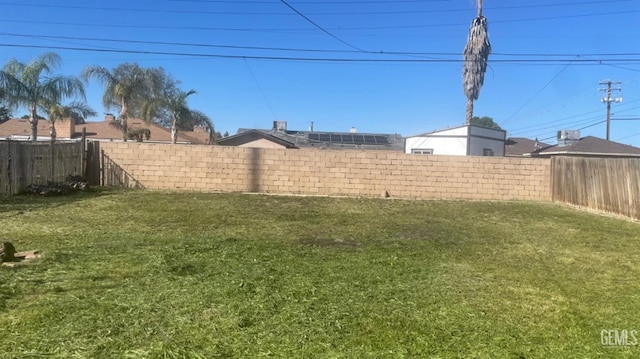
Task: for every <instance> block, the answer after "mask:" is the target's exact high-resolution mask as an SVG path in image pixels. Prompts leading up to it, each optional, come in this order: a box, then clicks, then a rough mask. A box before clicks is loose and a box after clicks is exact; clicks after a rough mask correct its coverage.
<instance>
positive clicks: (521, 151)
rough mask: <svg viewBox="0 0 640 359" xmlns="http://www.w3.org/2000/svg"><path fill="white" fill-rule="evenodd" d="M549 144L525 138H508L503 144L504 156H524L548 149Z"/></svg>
mask: <svg viewBox="0 0 640 359" xmlns="http://www.w3.org/2000/svg"><path fill="white" fill-rule="evenodd" d="M550 146H551V145H550V144H547V143H544V142H539V141H537V140H530V139H528V138H525V137H509V138H507V141H506V142H505V147H504V149H505V153H504V155H505V156H525V155H527V156H528V155H530V154H531V152H534V151H536V150H538V151H539V150H543V149H546V148H548V147H550Z"/></svg>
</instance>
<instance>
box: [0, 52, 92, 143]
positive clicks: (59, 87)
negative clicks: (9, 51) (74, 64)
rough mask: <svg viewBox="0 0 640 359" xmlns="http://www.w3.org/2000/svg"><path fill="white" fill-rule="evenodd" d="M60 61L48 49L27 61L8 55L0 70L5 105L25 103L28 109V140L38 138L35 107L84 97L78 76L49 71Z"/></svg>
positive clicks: (41, 108)
mask: <svg viewBox="0 0 640 359" xmlns="http://www.w3.org/2000/svg"><path fill="white" fill-rule="evenodd" d="M60 63H61V59H60V57H59V56H58V55H57V54H55V53H53V52H49V53H45V54H43V55H40V56H39V57H37V58H36V59H34V60H33V61H31V62H30V63H29V64H24V63H22V62H19V61H17V60H15V59H11V60H9V61H8V62H7V63H6V64H5V66H4V68H3V70H2V71H0V88H2V90H3V92H4V94H5V96H6V99H7V102H8V104H9V108H14V107H19V106H25V107H27V109H28V111H29V124H30V125H31V140H32V141H34V142H35V141H37V139H38V120H39V118H40V117H39V116H38V110H44V109H45V108H46V107H48V106H51V104H58V103H60V102H61V101H62V100H63V99H65V98H71V97H81V98H83V99H84V96H85V94H84V85H83V83H82V81H80V80H79V79H78V78H76V77H73V76H62V75H53V74H52V71H53V69H55V68H56V67H57V66H59V64H60Z"/></svg>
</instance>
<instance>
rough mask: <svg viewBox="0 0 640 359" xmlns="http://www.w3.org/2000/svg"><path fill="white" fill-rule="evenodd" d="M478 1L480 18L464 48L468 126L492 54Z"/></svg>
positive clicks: (470, 30)
mask: <svg viewBox="0 0 640 359" xmlns="http://www.w3.org/2000/svg"><path fill="white" fill-rule="evenodd" d="M477 1H478V16H477V17H476V18H475V19H473V21H472V22H471V27H470V28H469V37H468V39H467V45H466V46H465V47H464V52H463V56H464V66H463V69H462V78H463V81H462V83H463V88H464V95H465V96H466V97H467V111H466V112H467V116H466V117H467V124H470V123H471V118H472V117H473V101H475V100H477V99H478V97H479V96H480V88H482V85H483V84H484V74H485V72H486V71H487V61H488V59H489V54H490V53H491V44H490V43H489V32H488V25H487V18H485V17H484V16H482V0H477Z"/></svg>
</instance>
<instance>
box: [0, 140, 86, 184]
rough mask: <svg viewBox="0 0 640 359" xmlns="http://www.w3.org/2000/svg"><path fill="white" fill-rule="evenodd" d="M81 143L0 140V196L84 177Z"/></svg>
mask: <svg viewBox="0 0 640 359" xmlns="http://www.w3.org/2000/svg"><path fill="white" fill-rule="evenodd" d="M82 146H83V142H66V143H64V142H56V143H55V144H51V143H50V142H36V143H32V142H27V141H0V195H4V196H6V195H13V194H16V193H19V192H21V191H23V190H25V189H26V188H27V186H29V185H30V184H44V183H47V182H48V181H52V182H61V181H64V180H65V179H66V178H67V176H82V175H84V161H85V159H84V149H83V148H82Z"/></svg>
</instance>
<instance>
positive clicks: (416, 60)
mask: <svg viewBox="0 0 640 359" xmlns="http://www.w3.org/2000/svg"><path fill="white" fill-rule="evenodd" d="M0 47H16V48H32V49H53V50H70V51H85V52H106V53H125V54H144V55H171V56H188V57H196V58H197V57H200V58H227V59H244V58H247V59H257V60H285V61H308V62H346V63H355V62H368V63H463V62H464V61H465V60H464V59H424V58H408V59H407V58H404V59H396V58H392V59H363V58H358V59H357V58H318V57H315V58H314V57H292V56H250V55H228V54H204V53H187V52H170V51H145V50H124V49H101V48H86V47H85V48H83V47H70V46H51V45H23V44H3V43H0ZM364 53H366V54H377V53H375V52H364ZM571 61H581V62H583V63H592V64H599V63H602V62H610V61H625V62H631V63H640V58H634V59H594V60H571V59H509V60H493V61H492V62H493V63H513V64H531V63H549V64H558V63H565V62H571Z"/></svg>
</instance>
